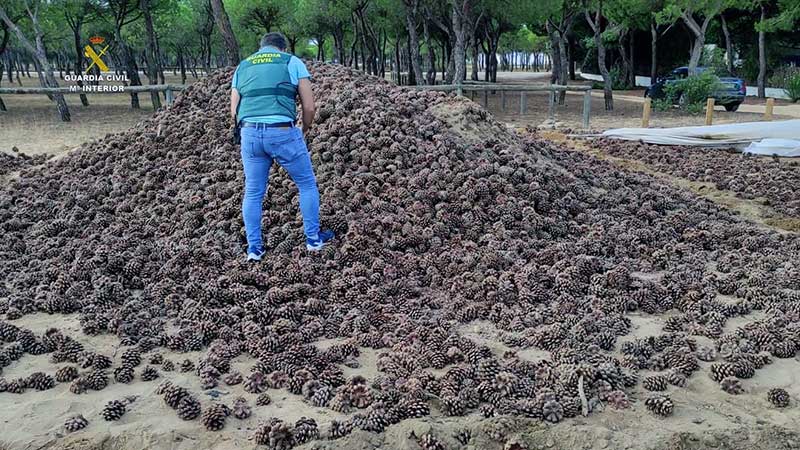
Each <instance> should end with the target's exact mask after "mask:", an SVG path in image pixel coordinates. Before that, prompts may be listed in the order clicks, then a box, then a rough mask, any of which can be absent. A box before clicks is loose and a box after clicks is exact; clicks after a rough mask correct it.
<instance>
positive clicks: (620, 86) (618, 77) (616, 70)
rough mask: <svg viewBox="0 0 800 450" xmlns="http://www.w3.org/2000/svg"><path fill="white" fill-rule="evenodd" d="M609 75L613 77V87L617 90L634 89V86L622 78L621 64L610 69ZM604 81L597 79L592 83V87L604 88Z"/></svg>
mask: <svg viewBox="0 0 800 450" xmlns="http://www.w3.org/2000/svg"><path fill="white" fill-rule="evenodd" d="M608 77H609V78H611V89H612V90H615V91H620V90H626V89H632V88H633V86H631V85H630V84H628V83H627V82H626V80H625V79H623V78H622V69H620V67H619V66H614V67H612V68H611V69H609V70H608ZM603 85H604V83H603V82H602V81H595V82H593V83H592V89H603Z"/></svg>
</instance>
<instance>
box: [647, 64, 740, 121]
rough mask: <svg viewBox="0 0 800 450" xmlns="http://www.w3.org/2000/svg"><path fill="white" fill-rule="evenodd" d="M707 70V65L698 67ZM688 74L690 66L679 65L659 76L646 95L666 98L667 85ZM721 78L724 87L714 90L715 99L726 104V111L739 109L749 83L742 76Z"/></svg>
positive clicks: (681, 99)
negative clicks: (667, 73)
mask: <svg viewBox="0 0 800 450" xmlns="http://www.w3.org/2000/svg"><path fill="white" fill-rule="evenodd" d="M706 70H708V69H707V68H705V67H698V68H697V73H701V72H704V71H706ZM688 75H689V68H688V67H678V68H677V69H675V70H673V71H672V72H670V73H669V75H667V76H664V77H660V78H658V80H657V81H656V83H655V84H653V85H651V86H650V87H648V88H647V89H646V90H645V91H644V96H645V97H651V98H655V99H659V98H664V97H665V96H666V95H667V93H666V89H665V87H666V86H668V85H670V84H672V83H675V82H677V81H680V80H682V79H684V78H686V77H687V76H688ZM719 80H720V82H721V83H722V87H721V88H720V89H719V90H717V91H716V92H714V94H713V96H714V100H716V103H717V105H722V106H724V107H725V110H726V111H736V110H737V109H739V105H741V104H742V102H744V97H745V94H746V93H747V85H746V84H745V82H744V80H742V79H741V78H734V77H722V78H720V79H719ZM675 102H676V104H682V103H683V102H684V96H683V95H682V94H681V95H680V96H679V97H678V98H676V99H675Z"/></svg>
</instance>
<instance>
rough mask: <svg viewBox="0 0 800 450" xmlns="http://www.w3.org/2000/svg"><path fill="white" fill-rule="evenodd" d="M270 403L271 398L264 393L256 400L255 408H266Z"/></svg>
mask: <svg viewBox="0 0 800 450" xmlns="http://www.w3.org/2000/svg"><path fill="white" fill-rule="evenodd" d="M270 403H272V398H270V396H269V394H267V393H266V392H265V393H263V394H259V396H258V397H257V398H256V406H267V405H269V404H270Z"/></svg>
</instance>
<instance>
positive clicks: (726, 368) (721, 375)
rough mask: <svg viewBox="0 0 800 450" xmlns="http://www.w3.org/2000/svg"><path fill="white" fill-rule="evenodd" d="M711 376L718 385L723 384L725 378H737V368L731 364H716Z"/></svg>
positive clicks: (710, 372) (712, 368)
mask: <svg viewBox="0 0 800 450" xmlns="http://www.w3.org/2000/svg"><path fill="white" fill-rule="evenodd" d="M709 376H710V377H711V379H712V380H714V381H716V382H717V383H719V382H721V381H722V380H724V379H725V378H728V377H735V376H736V366H735V365H734V364H731V363H727V362H724V363H714V364H711V369H710V371H709Z"/></svg>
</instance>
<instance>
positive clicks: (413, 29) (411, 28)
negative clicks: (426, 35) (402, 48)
mask: <svg viewBox="0 0 800 450" xmlns="http://www.w3.org/2000/svg"><path fill="white" fill-rule="evenodd" d="M403 4H404V5H405V7H406V30H407V31H408V42H409V45H408V47H409V48H408V50H409V52H410V54H411V69H412V71H413V72H414V79H415V80H416V81H417V83H419V84H425V78H424V77H423V76H422V68H421V67H420V65H421V64H422V58H421V57H420V54H419V35H418V34H417V8H418V7H419V0H411V1H409V0H404V1H403Z"/></svg>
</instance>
